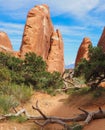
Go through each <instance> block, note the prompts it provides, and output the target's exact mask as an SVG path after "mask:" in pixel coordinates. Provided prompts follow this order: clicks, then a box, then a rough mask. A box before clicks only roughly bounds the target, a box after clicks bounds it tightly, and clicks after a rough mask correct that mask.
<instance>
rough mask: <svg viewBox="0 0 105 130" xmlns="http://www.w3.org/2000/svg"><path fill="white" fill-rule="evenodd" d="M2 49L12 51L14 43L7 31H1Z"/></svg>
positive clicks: (0, 46) (0, 43) (0, 47)
mask: <svg viewBox="0 0 105 130" xmlns="http://www.w3.org/2000/svg"><path fill="white" fill-rule="evenodd" d="M0 51H1V52H12V51H13V49H12V44H11V41H10V39H9V37H8V35H7V34H6V33H5V32H0Z"/></svg>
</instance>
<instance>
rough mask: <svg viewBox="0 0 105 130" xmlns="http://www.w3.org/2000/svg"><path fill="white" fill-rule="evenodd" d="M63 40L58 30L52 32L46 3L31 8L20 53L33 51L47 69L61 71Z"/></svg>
mask: <svg viewBox="0 0 105 130" xmlns="http://www.w3.org/2000/svg"><path fill="white" fill-rule="evenodd" d="M63 49H64V47H63V41H62V36H61V34H60V32H59V31H56V32H54V27H53V25H52V22H51V19H50V13H49V8H48V6H47V5H39V6H35V7H34V8H32V9H31V10H30V11H29V13H28V16H27V21H26V25H25V28H24V33H23V39H22V45H21V47H20V55H21V57H24V55H25V53H26V52H35V53H36V54H37V55H40V56H42V57H43V59H44V60H45V61H46V62H47V63H48V71H50V72H53V71H58V72H61V73H62V72H63V70H64V53H63Z"/></svg>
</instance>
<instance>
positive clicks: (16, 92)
mask: <svg viewBox="0 0 105 130" xmlns="http://www.w3.org/2000/svg"><path fill="white" fill-rule="evenodd" d="M0 93H1V94H3V95H8V96H10V95H12V96H13V97H14V98H15V99H16V100H18V101H19V102H21V103H25V102H26V101H28V100H29V99H30V97H31V96H32V94H33V88H32V87H29V86H26V85H16V84H10V85H7V86H1V87H0Z"/></svg>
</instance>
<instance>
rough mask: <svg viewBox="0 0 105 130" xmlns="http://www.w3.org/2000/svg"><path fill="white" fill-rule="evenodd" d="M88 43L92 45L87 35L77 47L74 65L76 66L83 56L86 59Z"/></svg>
mask: <svg viewBox="0 0 105 130" xmlns="http://www.w3.org/2000/svg"><path fill="white" fill-rule="evenodd" d="M90 45H92V43H91V40H90V39H89V38H87V37H86V38H84V39H83V41H82V43H81V45H80V47H79V50H78V53H77V57H76V60H75V66H77V64H78V63H79V62H80V61H81V59H82V58H85V59H87V60H88V59H89V58H88V52H89V46H90Z"/></svg>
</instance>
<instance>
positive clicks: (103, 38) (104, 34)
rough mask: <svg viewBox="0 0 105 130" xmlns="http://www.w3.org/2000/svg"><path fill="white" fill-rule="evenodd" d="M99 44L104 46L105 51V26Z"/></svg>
mask: <svg viewBox="0 0 105 130" xmlns="http://www.w3.org/2000/svg"><path fill="white" fill-rule="evenodd" d="M98 46H100V47H102V49H103V51H104V52H105V27H104V29H103V32H102V35H101V37H100V39H99V42H98Z"/></svg>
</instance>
